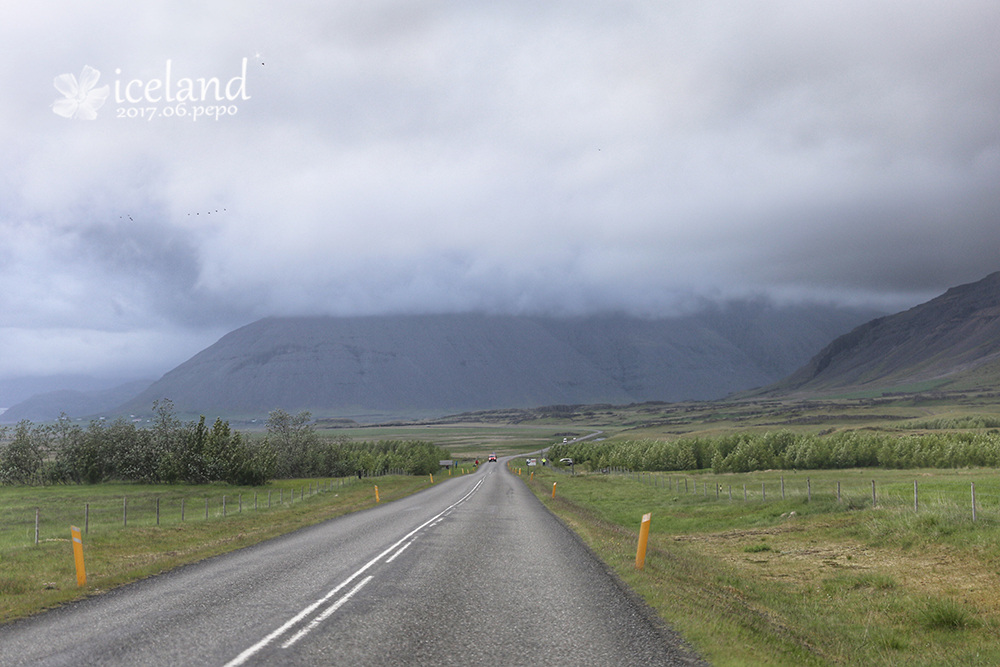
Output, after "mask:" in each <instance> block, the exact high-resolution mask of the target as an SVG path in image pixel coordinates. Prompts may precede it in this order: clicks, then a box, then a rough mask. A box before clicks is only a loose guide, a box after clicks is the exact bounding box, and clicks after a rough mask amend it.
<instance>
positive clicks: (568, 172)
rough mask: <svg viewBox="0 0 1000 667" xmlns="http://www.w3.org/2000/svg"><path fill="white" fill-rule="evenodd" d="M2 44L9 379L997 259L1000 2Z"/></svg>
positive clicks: (85, 27)
mask: <svg viewBox="0 0 1000 667" xmlns="http://www.w3.org/2000/svg"><path fill="white" fill-rule="evenodd" d="M0 44H2V45H3V46H2V48H3V50H4V52H5V54H6V57H5V58H3V59H2V61H0V91H2V94H0V127H2V132H0V238H2V244H0V350H2V352H0V378H3V377H12V376H19V375H45V374H50V373H66V372H73V373H76V372H79V373H92V374H97V375H127V376H149V377H158V376H159V375H160V374H162V373H163V372H165V371H167V370H169V369H170V368H172V367H173V366H174V365H176V364H178V363H180V362H181V361H183V360H185V359H186V358H188V357H189V356H191V355H192V354H194V353H195V352H197V351H199V350H200V349H202V348H204V347H206V346H207V345H209V344H211V343H212V342H214V341H215V340H216V339H217V338H218V337H219V336H220V335H222V334H223V333H225V332H226V331H229V330H231V329H233V328H236V327H238V326H241V325H243V324H246V323H249V322H251V321H253V320H256V319H258V318H260V317H264V316H269V315H293V314H335V315H355V314H374V313H403V312H463V311H487V312H509V313H583V312H595V311H606V310H619V311H620V310H624V311H628V312H631V313H635V314H640V315H647V316H660V315H670V314H673V313H676V312H681V311H683V310H685V309H687V308H690V307H691V306H692V304H694V303H698V302H699V300H701V299H704V298H708V299H716V300H719V299H727V298H734V297H741V296H748V295H768V296H770V297H772V298H774V299H775V300H778V301H786V300H816V301H822V302H834V303H844V304H851V305H859V304H863V305H871V306H876V307H880V308H886V309H889V310H899V309H903V308H907V307H910V306H912V305H915V304H917V303H920V302H922V301H924V300H926V299H928V298H930V297H933V296H935V295H937V294H939V293H941V292H943V291H944V290H945V289H947V288H948V287H950V286H953V285H957V284H961V283H967V282H972V281H975V280H978V279H980V278H982V277H984V276H985V275H987V274H989V273H992V272H994V271H996V270H1000V215H998V214H1000V3H998V2H997V1H996V0H949V1H948V2H942V1H940V0H934V1H933V2H931V1H923V0H909V1H907V2H899V1H897V0H892V1H887V0H838V1H837V2H825V1H814V2H802V1H801V0H795V1H793V0H758V1H748V0H733V1H731V2H718V1H713V0H700V1H699V2H687V1H685V2H672V1H667V0H655V1H647V2H630V1H627V0H613V1H612V0H608V1H606V2H599V1H590V0H573V1H572V2H520V1H517V0H508V1H507V2H469V1H466V2H420V1H417V0H413V1H408V2H403V1H399V2H392V1H383V0H363V1H357V2H339V1H336V0H331V1H330V2H316V1H314V2H295V1H285V2H281V3H278V2H266V3H265V2H246V1H244V0H240V1H233V2H224V1H218V0H212V1H210V2H204V1H199V2H173V3H170V2H157V1H155V0H154V1H145V0H144V1H143V2H134V0H127V1H123V2H104V3H81V2H46V1H44V0H42V1H40V2H30V3H29V2H7V3H3V6H2V8H0ZM244 59H246V69H245V70H244V66H243V63H244ZM168 61H169V68H170V73H169V75H168V74H167V67H168ZM85 67H88V68H92V69H93V70H96V72H97V73H99V78H98V79H97V80H96V81H94V78H95V74H93V73H91V75H90V77H89V79H88V77H87V76H86V74H85V73H84V68H85ZM244 71H245V74H244ZM63 75H72V76H63ZM57 78H61V80H62V84H61V87H60V88H58V89H57V87H56V83H57ZM213 78H214V79H218V81H219V85H218V91H219V96H221V97H222V98H223V99H222V100H217V99H216V97H217V96H216V94H215V91H216V88H214V87H213V86H214V83H213V82H212V79H213ZM199 79H203V80H204V82H205V88H206V90H205V91H204V95H205V97H206V99H204V100H202V90H201V83H200V82H199ZM185 80H186V81H185ZM103 86H108V87H109V88H108V90H107V97H106V99H105V101H104V103H103V104H99V100H98V99H95V98H100V97H101V94H100V91H101V89H102V88H103ZM227 89H228V94H227ZM168 94H169V95H170V98H171V99H170V101H169V102H168V101H167V100H166V97H167V95H168ZM130 98H131V100H134V101H130ZM219 107H222V108H224V109H225V114H226V115H224V116H219V117H218V118H216V117H215V112H217V111H218V108H219ZM206 110H207V113H208V114H211V115H212V117H211V118H209V117H207V115H198V117H197V119H195V115H196V114H197V113H199V111H200V112H201V113H202V114H204V113H205V112H206ZM151 111H152V113H153V114H154V115H153V116H152V117H151V116H150V115H149V114H150V112H151ZM57 112H61V113H57ZM95 114H96V117H94V118H93V119H87V118H83V117H66V115H71V116H87V115H89V116H91V117H93V116H95ZM167 114H169V115H167ZM132 116H134V117H132Z"/></svg>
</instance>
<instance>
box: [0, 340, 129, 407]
mask: <svg viewBox="0 0 1000 667" xmlns="http://www.w3.org/2000/svg"><path fill="white" fill-rule="evenodd" d="M5 352H6V353H7V354H11V353H12V352H13V351H12V350H5ZM135 379H136V378H134V377H132V378H96V377H91V376H89V375H48V376H30V377H13V378H3V379H0V407H4V408H7V407H11V406H13V405H15V404H17V403H20V402H22V401H25V400H27V399H29V398H31V397H32V396H35V395H36V394H47V393H49V392H53V391H62V390H72V391H81V392H96V391H104V390H106V389H113V388H114V387H117V386H118V385H122V384H125V383H126V382H130V381H132V380H135ZM56 416H58V415H56Z"/></svg>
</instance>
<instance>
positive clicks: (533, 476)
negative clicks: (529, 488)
mask: <svg viewBox="0 0 1000 667" xmlns="http://www.w3.org/2000/svg"><path fill="white" fill-rule="evenodd" d="M528 481H529V482H533V481H535V471H534V470H532V471H531V474H530V475H528Z"/></svg>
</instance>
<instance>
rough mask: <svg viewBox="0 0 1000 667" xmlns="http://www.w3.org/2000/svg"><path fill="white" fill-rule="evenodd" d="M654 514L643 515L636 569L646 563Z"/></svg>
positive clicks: (639, 568) (636, 555)
mask: <svg viewBox="0 0 1000 667" xmlns="http://www.w3.org/2000/svg"><path fill="white" fill-rule="evenodd" d="M652 516H653V514H652V512H650V513H649V514H643V515H642V525H641V526H640V528H639V549H638V551H636V552H635V569H637V570H641V569H642V566H643V565H645V564H646V541H647V540H648V539H649V521H650V519H651V518H652Z"/></svg>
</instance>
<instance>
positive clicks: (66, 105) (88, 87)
mask: <svg viewBox="0 0 1000 667" xmlns="http://www.w3.org/2000/svg"><path fill="white" fill-rule="evenodd" d="M99 78H101V73H100V72H98V71H97V70H96V69H94V68H93V67H91V66H90V65H86V66H85V67H84V68H83V71H82V72H81V73H80V81H79V83H77V80H76V77H75V76H73V75H72V74H60V75H59V76H57V77H56V80H55V86H56V90H58V91H59V92H60V93H62V94H63V95H65V96H66V99H64V100H56V101H55V102H53V103H52V111H54V112H55V113H57V114H59V115H60V116H63V117H65V118H82V119H84V120H94V119H95V118H97V110H98V109H100V108H101V106H102V105H103V104H104V100H106V99H107V97H108V93H109V92H111V89H110V88H109V87H108V86H102V87H100V88H94V86H96V85H97V80H98V79H99Z"/></svg>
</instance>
